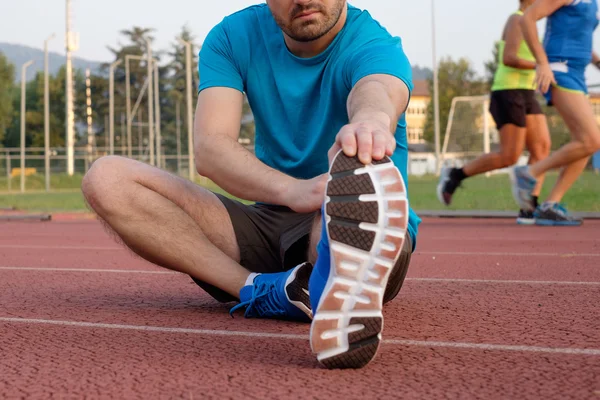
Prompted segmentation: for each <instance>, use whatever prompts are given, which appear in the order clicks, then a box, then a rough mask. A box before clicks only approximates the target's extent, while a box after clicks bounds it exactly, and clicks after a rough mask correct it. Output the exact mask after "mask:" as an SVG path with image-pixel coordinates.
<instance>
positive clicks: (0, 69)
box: [0, 53, 15, 146]
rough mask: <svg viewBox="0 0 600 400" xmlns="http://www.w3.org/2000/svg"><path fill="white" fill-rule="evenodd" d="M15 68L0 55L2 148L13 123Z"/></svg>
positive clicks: (0, 138)
mask: <svg viewBox="0 0 600 400" xmlns="http://www.w3.org/2000/svg"><path fill="white" fill-rule="evenodd" d="M14 81H15V67H14V65H12V64H11V63H10V62H9V61H8V59H7V58H6V57H5V56H4V54H3V53H0V146H1V145H2V142H3V139H4V134H5V131H6V129H7V128H8V126H9V125H10V123H11V121H12V114H13V99H12V97H13V89H14Z"/></svg>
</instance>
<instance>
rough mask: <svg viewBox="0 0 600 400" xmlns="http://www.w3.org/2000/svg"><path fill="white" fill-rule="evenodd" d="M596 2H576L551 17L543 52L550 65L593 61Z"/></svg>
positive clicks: (591, 0)
mask: <svg viewBox="0 0 600 400" xmlns="http://www.w3.org/2000/svg"><path fill="white" fill-rule="evenodd" d="M598 17H599V14H598V3H597V1H596V0H573V2H572V3H570V4H569V5H566V6H562V7H560V8H559V9H558V10H556V11H555V12H554V13H553V14H552V15H550V16H549V17H548V22H547V23H546V33H545V35H544V48H545V50H546V54H547V55H548V58H549V59H550V61H569V60H574V61H581V62H582V63H583V64H584V65H587V64H589V63H590V61H591V60H592V41H593V37H592V36H593V33H594V30H595V29H596V27H597V26H598Z"/></svg>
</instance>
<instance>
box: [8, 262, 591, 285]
mask: <svg viewBox="0 0 600 400" xmlns="http://www.w3.org/2000/svg"><path fill="white" fill-rule="evenodd" d="M0 271H42V272H93V273H108V274H142V275H143V274H148V275H185V274H183V273H181V272H175V271H167V270H165V271H160V270H159V271H150V270H130V269H98V268H50V267H48V268H44V267H39V268H38V267H12V266H0ZM406 281H412V282H431V283H484V284H514V285H565V286H567V285H580V286H598V285H600V282H585V281H534V280H531V281H528V280H510V279H463V278H406Z"/></svg>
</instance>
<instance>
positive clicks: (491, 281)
mask: <svg viewBox="0 0 600 400" xmlns="http://www.w3.org/2000/svg"><path fill="white" fill-rule="evenodd" d="M406 280H407V281H413V282H434V283H436V282H441V283H489V284H496V283H504V284H515V285H584V286H585V285H590V286H595V285H600V282H584V281H527V280H509V279H459V278H406Z"/></svg>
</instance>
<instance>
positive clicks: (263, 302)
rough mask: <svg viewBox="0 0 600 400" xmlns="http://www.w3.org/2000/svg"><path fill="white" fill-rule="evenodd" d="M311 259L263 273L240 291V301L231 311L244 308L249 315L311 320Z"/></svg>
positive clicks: (251, 316)
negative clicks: (286, 268)
mask: <svg viewBox="0 0 600 400" xmlns="http://www.w3.org/2000/svg"><path fill="white" fill-rule="evenodd" d="M311 272H312V265H311V264H310V263H303V264H300V265H298V266H297V267H295V268H292V269H291V270H289V271H286V272H278V273H274V274H260V275H258V276H256V278H254V282H253V284H252V285H247V286H244V287H243V288H242V290H241V291H240V304H238V305H237V306H235V307H233V308H232V309H231V311H230V314H233V313H234V312H235V311H237V310H239V309H241V308H245V309H246V312H245V314H244V316H245V317H246V318H276V319H290V320H296V321H305V322H309V321H310V320H311V319H312V311H311V308H310V300H309V294H308V280H309V277H310V274H311Z"/></svg>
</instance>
